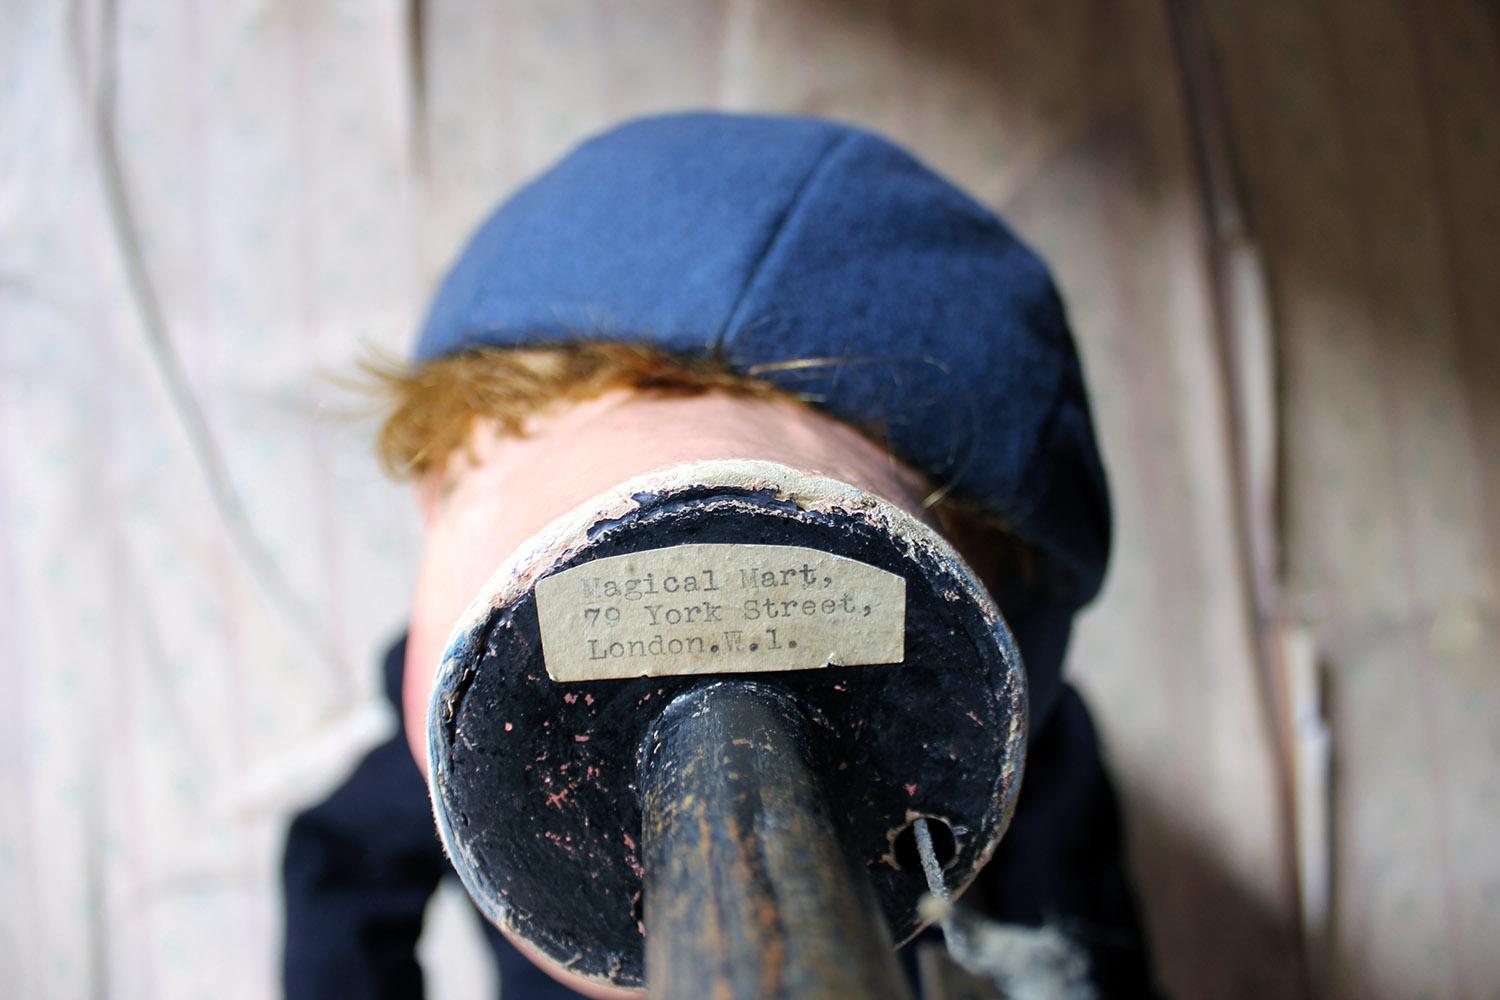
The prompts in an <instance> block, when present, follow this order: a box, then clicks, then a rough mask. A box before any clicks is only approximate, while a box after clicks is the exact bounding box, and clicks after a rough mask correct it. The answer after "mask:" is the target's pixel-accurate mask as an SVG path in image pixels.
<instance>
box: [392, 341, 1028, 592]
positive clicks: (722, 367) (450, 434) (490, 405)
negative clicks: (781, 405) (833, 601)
mask: <svg viewBox="0 0 1500 1000" xmlns="http://www.w3.org/2000/svg"><path fill="white" fill-rule="evenodd" d="M366 372H367V374H368V375H369V376H370V377H371V380H372V382H373V389H374V391H375V393H376V394H377V395H378V396H380V397H382V398H383V400H384V402H385V404H386V405H387V407H388V410H387V413H388V415H387V417H386V420H385V423H384V425H383V426H382V427H381V429H380V435H379V437H378V439H377V441H376V454H377V455H378V456H379V459H380V464H381V466H382V467H383V468H384V469H385V471H386V473H387V474H388V475H390V476H391V477H392V478H394V479H397V480H405V479H411V480H423V479H426V478H427V477H428V476H429V475H431V474H434V473H437V474H443V473H444V472H445V471H448V469H449V463H450V461H452V460H453V459H454V458H455V457H460V453H464V454H467V446H468V442H469V440H470V436H471V435H472V433H473V431H474V428H475V425H476V422H478V421H480V420H487V421H489V422H490V423H491V424H492V425H493V426H494V428H495V432H496V433H497V434H500V435H521V434H524V433H526V424H527V421H528V420H529V419H530V418H531V417H533V416H535V415H537V414H539V413H541V412H543V411H544V410H547V409H549V408H552V407H556V406H561V405H565V404H567V403H576V402H582V401H584V400H588V399H593V398H596V397H598V396H601V395H603V394H604V393H606V392H610V391H612V390H619V389H633V390H637V391H641V392H653V393H661V394H667V395H674V396H693V395H698V394H701V393H705V392H723V393H728V394H731V395H735V396H742V397H747V398H754V399H780V400H784V401H787V402H791V403H795V404H796V405H799V406H806V405H808V404H807V403H806V401H804V400H803V399H802V398H801V397H799V396H797V395H796V394H795V393H791V392H788V391H787V390H785V389H781V388H779V387H777V386H775V385H772V384H771V383H770V382H767V381H765V380H763V379H759V378H756V377H754V376H751V375H743V374H740V373H738V372H735V371H733V370H731V369H730V368H729V367H728V365H726V364H725V363H724V362H722V361H721V360H718V359H717V358H712V357H692V356H687V355H679V354H673V353H671V352H668V351H663V350H661V349H660V348H656V347H651V346H647V345H644V344H622V343H615V342H607V341H580V342H571V343H562V344H553V345H544V346H530V347H510V348H502V347H480V348H475V349H472V350H468V351H465V352H463V353H461V354H457V355H453V356H451V357H445V358H438V359H436V360H433V361H428V362H425V363H422V364H419V365H415V366H410V365H404V364H399V363H388V362H372V363H370V364H368V365H366ZM856 429H857V430H859V431H861V432H862V433H864V434H865V435H866V436H868V437H870V438H871V439H872V440H874V441H875V443H877V444H879V445H880V446H881V447H883V448H888V447H889V446H888V444H887V442H885V441H883V440H881V437H880V435H879V434H878V433H877V430H876V429H873V428H867V427H858V428H856ZM928 502H929V504H930V506H931V507H932V509H933V513H934V514H935V515H936V517H937V519H938V523H939V525H940V526H941V528H942V530H943V532H944V533H945V534H947V535H948V536H949V538H950V539H952V540H953V542H954V544H956V545H958V546H959V547H960V548H961V549H963V550H964V551H965V554H966V555H971V556H972V554H973V553H975V552H979V553H983V555H984V557H985V558H987V559H988V558H993V559H994V560H995V564H994V565H993V566H991V567H989V568H991V569H1000V570H1004V571H1007V572H1011V573H1016V572H1019V573H1021V574H1023V575H1024V576H1025V577H1027V578H1034V576H1035V572H1036V565H1035V561H1034V559H1033V557H1032V554H1031V552H1030V549H1029V547H1028V546H1027V545H1026V544H1025V543H1024V542H1023V541H1022V540H1021V539H1020V538H1018V537H1017V536H1016V535H1015V534H1014V533H1013V532H1011V531H1010V530H1009V529H1008V528H1007V527H1006V525H1005V524H1004V523H1003V522H1002V521H1001V520H1000V519H999V518H998V517H997V516H996V515H994V514H993V513H991V512H989V511H987V510H984V509H983V508H981V507H979V506H978V505H976V504H973V503H970V502H967V501H965V500H964V499H962V498H956V497H953V496H951V495H949V494H948V492H947V491H946V490H943V489H939V490H936V491H934V493H933V494H932V496H931V498H930V499H929V501H928ZM975 569H976V570H978V571H979V572H980V575H981V576H987V575H988V574H987V573H986V572H985V569H986V567H984V566H976V567H975Z"/></svg>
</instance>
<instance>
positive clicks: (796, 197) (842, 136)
mask: <svg viewBox="0 0 1500 1000" xmlns="http://www.w3.org/2000/svg"><path fill="white" fill-rule="evenodd" d="M852 138H853V133H851V132H847V131H846V132H840V133H839V134H837V135H835V136H834V137H833V138H832V139H830V140H829V142H828V145H827V146H826V147H824V149H823V151H822V152H821V153H820V154H818V158H817V160H816V162H814V163H813V165H812V166H811V167H810V168H809V169H808V171H807V175H806V176H805V177H803V178H802V181H801V182H800V183H799V184H798V185H797V189H796V191H794V192H792V197H791V198H790V199H789V200H788V201H787V204H786V208H785V209H783V210H782V213H781V218H779V219H777V220H776V225H775V226H774V227H773V228H772V230H771V234H770V235H769V236H768V237H766V242H765V245H764V246H762V247H761V249H760V253H758V254H757V255H756V257H755V263H753V264H751V265H750V270H749V272H748V273H747V274H746V275H745V283H744V284H743V285H741V286H740V290H739V292H738V293H737V294H736V295H735V297H734V305H733V306H731V307H730V309H729V314H728V316H727V317H726V318H725V320H724V325H723V326H722V327H720V328H719V332H718V334H717V335H716V336H715V337H714V339H713V341H712V342H711V343H710V344H709V352H710V353H711V354H712V355H716V356H717V355H720V354H722V352H723V351H724V349H725V348H726V347H727V346H728V345H729V343H730V341H731V340H733V339H734V335H735V333H737V332H738V327H739V322H740V319H741V315H740V314H741V313H742V312H743V311H744V310H745V307H746V303H747V302H748V301H749V298H750V290H751V289H752V288H754V287H755V283H756V281H757V280H758V279H759V278H760V275H761V271H763V270H764V269H765V265H766V262H767V261H768V260H770V259H771V255H772V254H773V253H774V252H775V250H776V247H777V245H778V244H779V243H780V242H781V237H782V235H783V234H784V233H785V232H786V231H787V229H788V227H789V223H790V222H791V220H792V218H793V217H794V216H796V215H797V213H798V211H799V210H800V209H801V208H802V204H803V202H804V201H805V200H806V196H807V192H808V191H809V190H810V189H811V188H812V186H813V182H814V181H816V180H817V179H818V177H819V176H821V175H822V173H823V171H824V170H826V169H827V167H828V164H829V161H831V160H832V159H833V155H834V153H836V152H837V151H838V150H839V149H840V147H842V146H843V145H845V144H846V143H847V142H849V140H850V139H852Z"/></svg>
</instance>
